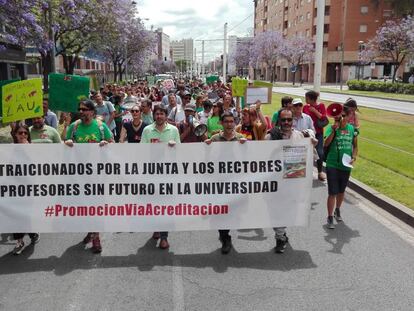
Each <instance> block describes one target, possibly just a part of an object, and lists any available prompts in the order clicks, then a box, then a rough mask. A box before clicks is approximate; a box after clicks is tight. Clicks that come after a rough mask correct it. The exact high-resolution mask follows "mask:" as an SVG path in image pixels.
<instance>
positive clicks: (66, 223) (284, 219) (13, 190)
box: [0, 139, 313, 232]
mask: <svg viewBox="0 0 414 311" xmlns="http://www.w3.org/2000/svg"><path fill="white" fill-rule="evenodd" d="M312 155H313V153H312V147H311V145H310V142H309V140H308V139H303V140H299V141H295V142H292V141H287V140H286V141H261V142H250V141H249V142H246V143H245V144H239V143H237V142H234V143H221V142H216V143H212V144H211V145H206V144H204V143H194V144H179V145H176V146H175V147H169V146H167V145H166V144H111V145H108V146H104V147H99V146H98V144H77V145H75V146H74V147H73V148H70V147H67V146H65V145H60V144H59V145H58V144H43V145H42V144H32V145H17V144H16V145H13V144H11V145H2V146H1V155H0V231H1V232H88V231H98V232H147V231H184V230H208V229H238V228H268V227H275V226H293V225H295V226H303V225H306V224H307V222H308V212H309V207H310V193H311V188H312Z"/></svg>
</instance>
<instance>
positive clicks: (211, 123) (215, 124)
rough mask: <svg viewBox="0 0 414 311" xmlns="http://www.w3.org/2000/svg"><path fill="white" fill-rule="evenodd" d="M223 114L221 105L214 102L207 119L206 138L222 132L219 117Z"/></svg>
mask: <svg viewBox="0 0 414 311" xmlns="http://www.w3.org/2000/svg"><path fill="white" fill-rule="evenodd" d="M222 114H223V104H221V103H218V102H215V103H214V104H213V114H212V115H211V117H209V118H208V119H207V130H208V138H210V137H211V136H213V135H214V134H217V133H219V132H220V131H221V130H223V126H222V125H221V122H220V116H221V115H222Z"/></svg>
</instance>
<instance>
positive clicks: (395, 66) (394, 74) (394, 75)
mask: <svg viewBox="0 0 414 311" xmlns="http://www.w3.org/2000/svg"><path fill="white" fill-rule="evenodd" d="M400 64H401V63H395V64H394V73H393V74H392V83H395V77H396V75H397V71H398V68H400Z"/></svg>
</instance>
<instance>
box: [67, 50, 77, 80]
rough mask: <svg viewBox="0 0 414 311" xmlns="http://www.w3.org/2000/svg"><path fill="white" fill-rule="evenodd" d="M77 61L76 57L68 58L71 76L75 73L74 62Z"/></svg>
mask: <svg viewBox="0 0 414 311" xmlns="http://www.w3.org/2000/svg"><path fill="white" fill-rule="evenodd" d="M77 60H78V56H77V55H75V56H72V55H71V56H69V72H70V73H69V74H71V75H73V73H74V71H75V66H76V61H77Z"/></svg>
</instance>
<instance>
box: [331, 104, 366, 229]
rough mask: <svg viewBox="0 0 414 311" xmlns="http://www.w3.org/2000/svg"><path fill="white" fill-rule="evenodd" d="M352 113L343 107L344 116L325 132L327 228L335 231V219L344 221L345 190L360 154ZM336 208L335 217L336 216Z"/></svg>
mask: <svg viewBox="0 0 414 311" xmlns="http://www.w3.org/2000/svg"><path fill="white" fill-rule="evenodd" d="M350 113H351V111H350V109H349V108H348V107H343V111H342V114H340V115H338V116H336V117H335V123H334V124H333V125H331V126H329V127H328V128H327V129H326V132H325V137H326V138H325V143H324V146H325V150H326V148H327V147H328V146H329V150H328V153H327V155H325V156H326V175H327V180H328V200H327V208H328V218H327V226H328V228H329V229H335V225H334V223H333V218H334V216H335V218H336V220H337V221H338V222H340V221H342V217H341V211H340V207H341V205H342V202H343V201H344V196H345V189H346V186H347V184H348V180H349V177H350V175H351V169H352V167H353V166H352V165H353V163H354V162H355V160H356V157H357V154H358V140H357V136H358V132H357V131H356V130H355V128H354V127H353V126H352V125H351V124H349V123H348V118H349V115H350ZM334 208H335V215H334Z"/></svg>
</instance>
